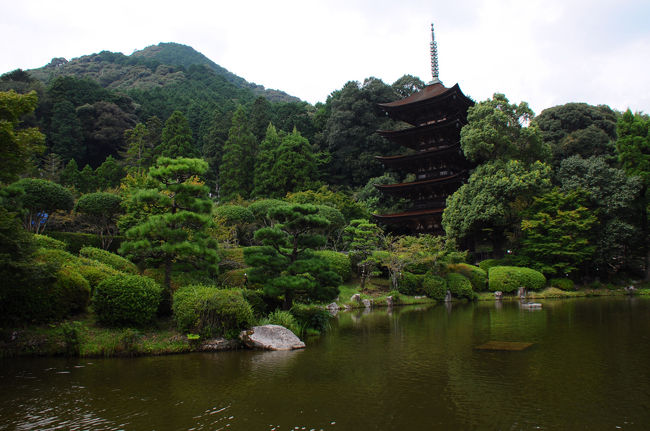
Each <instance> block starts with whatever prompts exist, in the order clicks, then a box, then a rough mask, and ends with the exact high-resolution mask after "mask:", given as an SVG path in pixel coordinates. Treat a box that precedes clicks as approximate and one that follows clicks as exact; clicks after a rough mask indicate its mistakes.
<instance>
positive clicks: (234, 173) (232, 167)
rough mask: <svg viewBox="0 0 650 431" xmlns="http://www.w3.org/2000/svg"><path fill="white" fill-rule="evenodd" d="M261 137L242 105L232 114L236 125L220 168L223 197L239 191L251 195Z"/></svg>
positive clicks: (229, 137)
mask: <svg viewBox="0 0 650 431" xmlns="http://www.w3.org/2000/svg"><path fill="white" fill-rule="evenodd" d="M256 154H257V140H256V139H255V136H254V135H253V133H252V132H251V131H250V128H249V126H248V119H247V118H246V112H244V108H243V107H241V106H239V107H238V108H237V110H236V111H235V113H234V114H233V116H232V127H230V131H229V132H228V140H227V141H226V143H225V144H224V147H223V158H222V160H221V167H220V168H219V176H220V179H219V180H220V181H219V192H220V197H221V199H222V200H230V199H232V198H234V197H235V196H236V195H238V194H239V195H240V196H241V197H243V198H248V197H249V196H250V193H251V191H252V190H253V183H254V175H255V155H256Z"/></svg>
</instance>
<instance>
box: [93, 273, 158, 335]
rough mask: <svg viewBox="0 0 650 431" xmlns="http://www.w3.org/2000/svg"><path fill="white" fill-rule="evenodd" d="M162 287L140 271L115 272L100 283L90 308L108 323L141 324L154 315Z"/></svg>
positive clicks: (114, 324) (112, 324) (100, 319)
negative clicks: (133, 273) (129, 272)
mask: <svg viewBox="0 0 650 431" xmlns="http://www.w3.org/2000/svg"><path fill="white" fill-rule="evenodd" d="M161 298H162V288H161V287H160V285H159V284H158V283H156V282H155V281H154V280H152V279H150V278H148V277H143V276H140V275H124V274H119V275H114V276H113V277H110V278H107V279H106V280H104V281H102V282H101V283H99V285H98V286H97V288H96V289H95V294H94V295H93V308H94V310H95V314H97V319H98V320H99V322H101V323H102V324H105V325H109V326H129V325H135V326H144V325H146V324H148V323H150V322H151V321H152V320H153V319H154V317H155V316H156V311H157V310H158V304H160V300H161Z"/></svg>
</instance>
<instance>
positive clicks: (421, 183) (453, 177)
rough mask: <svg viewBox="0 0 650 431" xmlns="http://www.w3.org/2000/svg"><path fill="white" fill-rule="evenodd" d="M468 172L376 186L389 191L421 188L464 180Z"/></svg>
mask: <svg viewBox="0 0 650 431" xmlns="http://www.w3.org/2000/svg"><path fill="white" fill-rule="evenodd" d="M466 172H467V171H462V172H459V173H457V174H454V175H449V176H446V177H440V178H432V179H429V180H422V181H413V182H410V183H397V184H375V187H377V188H378V189H380V190H383V191H387V192H394V191H402V190H409V189H415V188H419V187H422V186H429V185H434V184H441V183H446V182H452V181H454V180H462V179H463V178H464V174H465V173H466Z"/></svg>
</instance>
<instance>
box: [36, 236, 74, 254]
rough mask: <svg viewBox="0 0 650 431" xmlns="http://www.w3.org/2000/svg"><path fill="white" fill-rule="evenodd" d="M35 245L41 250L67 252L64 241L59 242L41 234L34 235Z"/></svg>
mask: <svg viewBox="0 0 650 431" xmlns="http://www.w3.org/2000/svg"><path fill="white" fill-rule="evenodd" d="M34 243H35V244H36V246H37V247H40V248H49V249H55V250H65V248H66V244H65V243H64V242H63V241H59V240H58V239H54V238H51V237H49V236H46V235H41V234H35V235H34Z"/></svg>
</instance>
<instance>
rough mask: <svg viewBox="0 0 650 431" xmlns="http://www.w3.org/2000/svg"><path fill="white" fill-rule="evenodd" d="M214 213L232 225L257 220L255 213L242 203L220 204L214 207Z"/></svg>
mask: <svg viewBox="0 0 650 431" xmlns="http://www.w3.org/2000/svg"><path fill="white" fill-rule="evenodd" d="M214 215H215V216H216V217H218V218H221V219H223V220H224V222H225V223H226V224H227V225H230V226H232V225H238V224H247V223H252V222H253V221H254V220H255V217H254V216H253V213H252V212H251V211H250V210H249V209H248V208H246V207H243V206H241V205H219V206H217V207H215V208H214Z"/></svg>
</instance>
